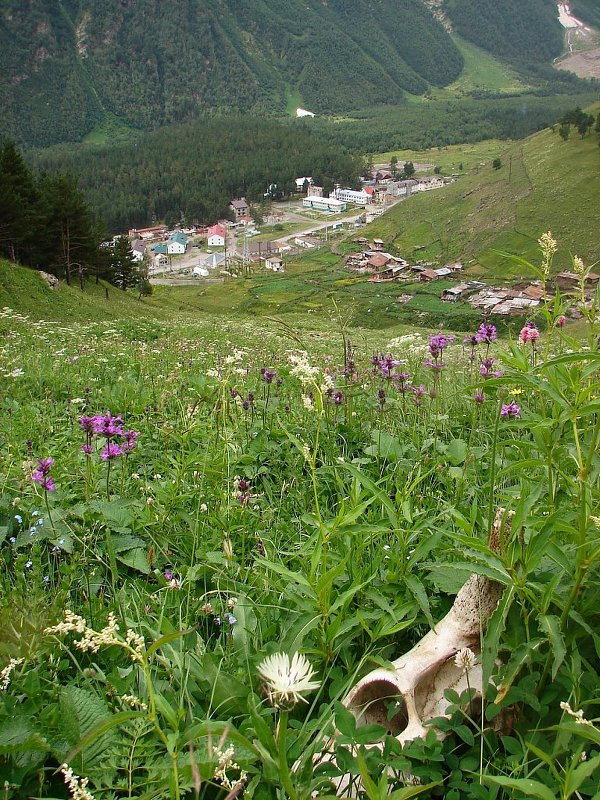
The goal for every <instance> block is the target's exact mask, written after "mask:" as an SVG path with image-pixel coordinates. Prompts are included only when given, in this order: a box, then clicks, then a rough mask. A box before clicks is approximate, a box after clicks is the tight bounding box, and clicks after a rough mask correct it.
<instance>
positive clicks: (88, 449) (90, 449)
mask: <svg viewBox="0 0 600 800" xmlns="http://www.w3.org/2000/svg"><path fill="white" fill-rule="evenodd" d="M80 449H81V452H82V453H85V454H86V456H91V455H92V452H93V447H92V445H91V444H82V445H81V448H80Z"/></svg>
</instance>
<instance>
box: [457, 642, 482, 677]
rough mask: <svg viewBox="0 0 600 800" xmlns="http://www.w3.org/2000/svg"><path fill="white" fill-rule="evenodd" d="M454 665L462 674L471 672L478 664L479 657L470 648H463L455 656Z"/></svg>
mask: <svg viewBox="0 0 600 800" xmlns="http://www.w3.org/2000/svg"><path fill="white" fill-rule="evenodd" d="M454 664H455V665H456V666H457V667H458V669H460V670H461V672H469V670H472V669H473V667H474V666H475V665H476V664H477V656H476V655H475V653H474V652H473V651H472V650H471V648H470V647H463V648H461V649H460V650H459V651H458V652H457V654H456V655H455V656H454Z"/></svg>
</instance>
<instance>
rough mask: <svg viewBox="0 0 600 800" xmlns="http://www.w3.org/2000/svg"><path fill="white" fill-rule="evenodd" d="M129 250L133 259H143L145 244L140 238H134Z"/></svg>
mask: <svg viewBox="0 0 600 800" xmlns="http://www.w3.org/2000/svg"><path fill="white" fill-rule="evenodd" d="M131 252H132V253H133V260H134V261H138V262H139V261H143V260H144V256H145V255H146V244H145V242H144V241H143V240H142V239H136V240H135V241H133V242H132V243H131Z"/></svg>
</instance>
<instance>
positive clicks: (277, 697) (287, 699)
mask: <svg viewBox="0 0 600 800" xmlns="http://www.w3.org/2000/svg"><path fill="white" fill-rule="evenodd" d="M258 673H259V675H260V676H261V677H262V678H263V680H264V681H265V686H266V689H267V692H268V695H269V699H270V700H271V702H272V703H273V705H275V706H278V707H281V706H286V705H287V706H289V705H295V704H296V703H297V702H298V700H302V701H304V702H307V701H306V700H304V698H303V697H302V692H312V691H314V690H315V689H318V688H319V686H320V683H319V681H313V680H311V679H312V677H313V676H314V674H315V671H314V669H313V668H312V667H311V665H310V662H309V661H308V659H307V658H306V656H304V655H302V654H301V653H294V655H293V656H292V659H291V661H290V657H289V656H288V654H287V653H273V655H271V656H268V657H267V658H265V660H264V661H263V662H262V663H261V664H259V666H258Z"/></svg>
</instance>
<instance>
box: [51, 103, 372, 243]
mask: <svg viewBox="0 0 600 800" xmlns="http://www.w3.org/2000/svg"><path fill="white" fill-rule="evenodd" d="M36 164H37V166H38V167H40V168H42V169H48V170H52V171H53V172H59V173H64V172H72V173H76V174H77V175H78V177H79V179H80V185H81V187H82V188H83V189H84V190H85V193H86V196H87V198H88V200H89V202H90V203H91V205H92V207H93V209H94V211H95V212H96V214H97V215H98V216H99V217H100V218H101V219H102V220H104V221H105V222H106V223H107V224H108V226H109V228H110V229H111V230H112V231H122V230H126V229H127V228H129V227H131V226H133V225H142V224H146V223H147V222H148V220H150V219H152V218H153V217H155V218H158V219H163V218H164V217H165V215H167V214H169V215H172V214H176V215H179V213H180V212H182V213H183V214H184V215H185V217H186V218H187V219H189V220H198V221H203V222H214V220H215V219H216V218H217V217H219V216H222V215H224V214H225V213H226V211H227V206H228V204H229V202H230V200H231V198H232V197H237V196H239V195H245V196H246V197H247V198H248V200H250V201H254V202H256V201H258V200H262V199H263V195H264V193H265V191H266V189H267V187H268V186H269V184H271V183H277V184H278V187H279V188H280V190H281V191H283V192H284V193H287V192H289V191H291V190H292V189H294V188H295V183H294V179H295V178H296V177H297V176H298V175H312V176H313V177H314V179H315V181H316V182H317V183H320V184H321V185H324V186H325V188H327V189H331V188H333V183H334V182H336V181H339V182H341V183H344V184H346V185H347V184H352V183H353V182H355V181H356V178H357V176H358V175H359V174H360V173H361V169H362V159H361V158H359V157H358V156H352V155H349V154H347V153H346V152H345V151H344V150H343V149H342V148H340V147H339V146H336V145H334V144H333V143H332V144H329V143H327V142H324V141H322V140H320V139H319V138H317V137H315V135H314V134H313V133H312V132H311V131H309V130H307V129H305V128H304V127H303V126H301V125H300V126H297V125H286V124H282V123H277V122H276V121H275V120H272V119H271V120H260V119H258V118H255V117H227V118H219V119H213V120H207V121H200V120H197V121H195V122H193V123H187V124H185V125H177V126H170V127H166V128H162V129H161V130H158V131H153V132H150V133H148V134H146V136H145V137H144V139H143V145H141V146H138V145H137V143H135V142H133V143H121V144H116V145H114V146H112V147H90V146H84V145H81V146H79V148H77V149H74V148H73V147H66V146H65V147H60V148H54V149H53V151H52V153H45V154H42V155H41V156H40V158H39V159H38V160H37V161H36Z"/></svg>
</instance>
